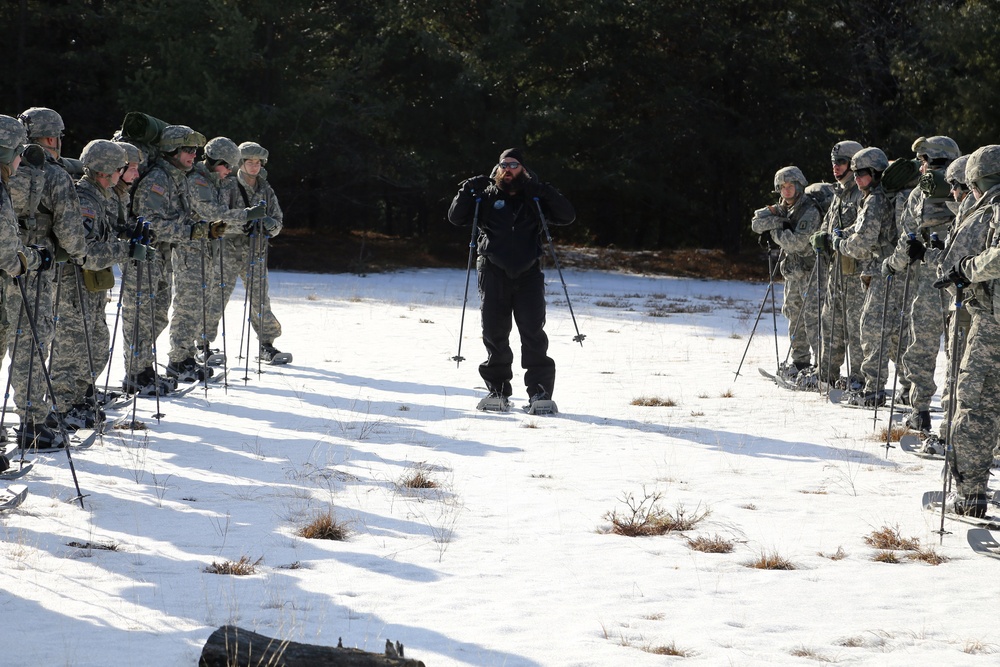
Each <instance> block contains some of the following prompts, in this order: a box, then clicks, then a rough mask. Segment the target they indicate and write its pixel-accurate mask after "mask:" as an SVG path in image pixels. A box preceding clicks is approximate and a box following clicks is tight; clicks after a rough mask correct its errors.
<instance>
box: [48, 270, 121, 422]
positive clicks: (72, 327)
mask: <svg viewBox="0 0 1000 667" xmlns="http://www.w3.org/2000/svg"><path fill="white" fill-rule="evenodd" d="M78 275H80V274H79V268H78V267H75V266H69V265H67V266H66V268H65V269H64V270H63V272H62V277H61V280H60V282H59V287H58V290H57V291H58V292H59V300H58V302H57V304H56V313H57V316H58V319H57V320H56V330H55V339H54V340H53V342H52V366H51V368H50V369H49V372H50V374H51V375H52V389H53V391H54V392H55V395H56V399H57V400H56V408H57V409H58V410H59V411H60V412H66V411H67V410H69V409H70V408H71V407H72V406H73V405H75V404H77V403H83V402H85V400H86V397H87V392H88V390H89V389H90V386H91V384H92V383H93V384H96V383H97V381H98V376H99V375H100V374H101V371H103V370H104V367H105V366H106V365H107V363H108V357H109V355H110V350H109V347H110V345H111V334H110V332H109V331H108V322H107V319H106V318H105V315H104V309H105V306H106V305H107V303H108V293H107V292H106V291H102V292H89V291H87V289H86V288H84V287H82V280H81V281H80V283H81V287H80V290H79V291H78V289H77V286H78V283H77V276H78ZM79 292H82V293H83V308H82V309H81V307H80V298H79ZM85 315H86V320H85V319H84V316H85ZM84 322H86V329H84V326H85V325H84ZM88 339H89V340H90V349H89V351H88V348H87V340H88ZM91 361H93V364H94V367H93V373H94V374H93V376H91V366H90V364H91Z"/></svg>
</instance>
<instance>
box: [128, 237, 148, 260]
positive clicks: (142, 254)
mask: <svg viewBox="0 0 1000 667" xmlns="http://www.w3.org/2000/svg"><path fill="white" fill-rule="evenodd" d="M128 256H129V257H130V258H132V259H134V260H135V261H137V262H145V261H146V246H144V245H142V244H141V243H139V242H138V241H136V240H134V239H133V240H132V241H129V244H128Z"/></svg>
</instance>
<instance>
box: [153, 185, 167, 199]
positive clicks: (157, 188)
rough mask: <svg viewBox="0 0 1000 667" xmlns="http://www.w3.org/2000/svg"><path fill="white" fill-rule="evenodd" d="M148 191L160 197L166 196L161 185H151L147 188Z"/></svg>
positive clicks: (165, 191) (164, 189)
mask: <svg viewBox="0 0 1000 667" xmlns="http://www.w3.org/2000/svg"><path fill="white" fill-rule="evenodd" d="M149 191H150V192H152V193H153V194H156V195H160V196H161V197H162V196H163V195H165V194H167V190H166V188H164V187H163V186H162V185H151V186H150V187H149Z"/></svg>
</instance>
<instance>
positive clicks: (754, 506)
mask: <svg viewBox="0 0 1000 667" xmlns="http://www.w3.org/2000/svg"><path fill="white" fill-rule="evenodd" d="M740 507H742V508H743V509H745V510H750V511H751V512H752V511H754V510H756V509H757V506H756V505H754V504H753V503H747V504H746V505H740Z"/></svg>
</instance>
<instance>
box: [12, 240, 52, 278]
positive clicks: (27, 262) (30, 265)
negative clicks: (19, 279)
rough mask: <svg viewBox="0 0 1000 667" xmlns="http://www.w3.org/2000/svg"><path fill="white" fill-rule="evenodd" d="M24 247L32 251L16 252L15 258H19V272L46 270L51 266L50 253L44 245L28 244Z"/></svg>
mask: <svg viewBox="0 0 1000 667" xmlns="http://www.w3.org/2000/svg"><path fill="white" fill-rule="evenodd" d="M25 249H30V250H34V252H31V253H26V252H18V253H17V258H18V259H20V260H21V273H24V272H25V271H48V270H49V269H51V268H52V263H53V262H52V253H51V252H49V249H48V248H46V247H45V246H40V245H29V246H25Z"/></svg>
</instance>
